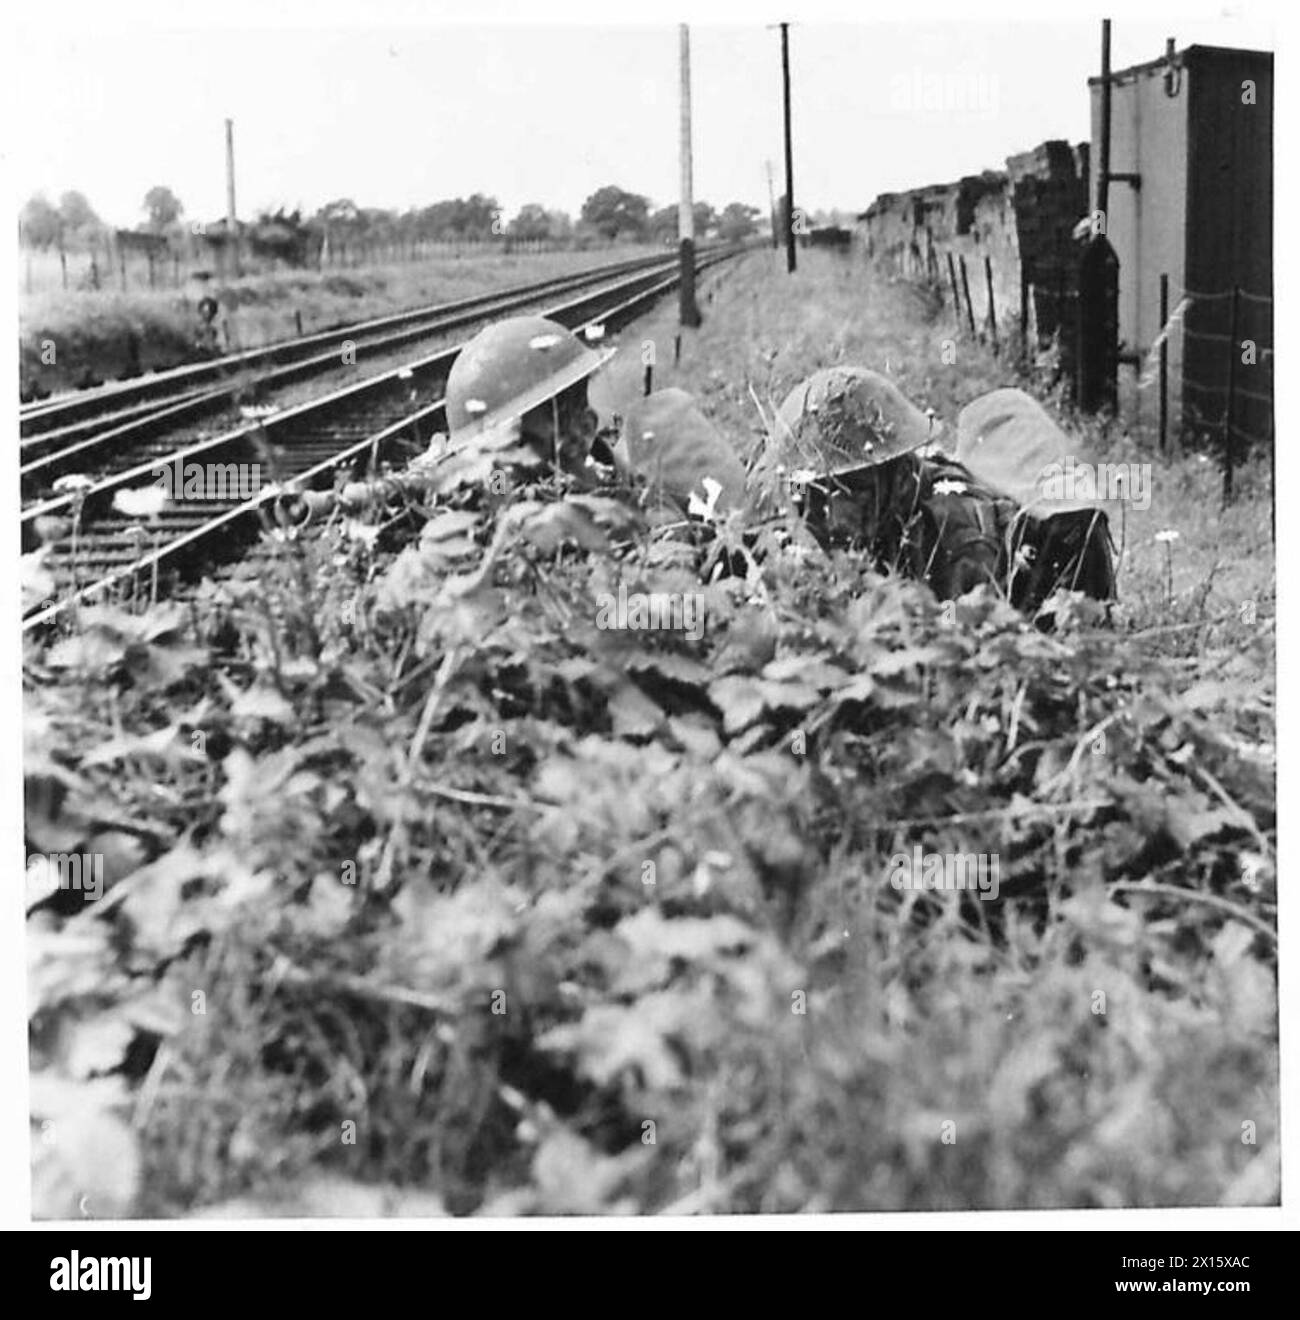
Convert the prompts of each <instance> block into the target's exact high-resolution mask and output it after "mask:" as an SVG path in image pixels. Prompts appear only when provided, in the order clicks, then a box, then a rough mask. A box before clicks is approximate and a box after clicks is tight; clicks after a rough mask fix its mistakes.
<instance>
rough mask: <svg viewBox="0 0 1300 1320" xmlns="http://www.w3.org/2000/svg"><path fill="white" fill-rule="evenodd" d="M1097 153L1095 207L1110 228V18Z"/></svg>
mask: <svg viewBox="0 0 1300 1320" xmlns="http://www.w3.org/2000/svg"><path fill="white" fill-rule="evenodd" d="M1098 146H1099V147H1100V150H1099V151H1098V153H1097V195H1096V199H1095V203H1094V204H1095V208H1096V209H1097V210H1098V211H1100V212H1101V218H1102V223H1103V224H1104V225H1105V226H1106V228H1107V229H1108V230H1109V229H1110V217H1109V216H1108V215H1107V214H1106V208H1107V206H1108V205H1109V204H1110V19H1108V18H1103V19H1102V20H1101V142H1100V143H1099V144H1098Z"/></svg>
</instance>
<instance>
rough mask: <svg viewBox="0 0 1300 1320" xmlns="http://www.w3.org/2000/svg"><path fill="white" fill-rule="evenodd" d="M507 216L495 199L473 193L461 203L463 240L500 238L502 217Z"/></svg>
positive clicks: (460, 229)
mask: <svg viewBox="0 0 1300 1320" xmlns="http://www.w3.org/2000/svg"><path fill="white" fill-rule="evenodd" d="M504 214H505V212H504V209H503V208H502V206H501V203H500V202H498V201H497V199H496V198H495V197H489V196H486V195H485V194H483V193H472V194H471V195H470V196H469V197H467V198H466V199H465V200H464V201H463V202H462V203H461V211H460V216H459V227H458V232H459V234H460V237H462V238H476V239H489V238H495V237H498V236H499V235H500V234H501V232H502V229H503V226H502V224H501V217H502V216H503V215H504Z"/></svg>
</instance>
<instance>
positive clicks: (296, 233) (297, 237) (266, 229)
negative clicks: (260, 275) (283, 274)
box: [247, 207, 321, 266]
mask: <svg viewBox="0 0 1300 1320" xmlns="http://www.w3.org/2000/svg"><path fill="white" fill-rule="evenodd" d="M247 237H248V246H249V250H250V251H251V252H252V253H253V255H254V256H255V257H263V258H269V259H271V260H273V261H282V262H284V263H285V265H288V266H305V265H306V264H307V262H308V260H314V259H315V256H316V253H317V250H318V248H319V246H320V238H321V235H320V232H319V230H318V229H317V228H316V227H315V226H314V225H313V224H312V223H310V222H308V221H304V220H303V217H302V212H301V211H296V210H295V211H286V210H285V209H284V208H283V207H280V209H279V210H277V211H275V212H271V211H263V212H262V213H261V214H260V215H259V216H258V217H257V219H256V220H254V221H253V223H252V224H251V225H250V226H249V227H248V233H247Z"/></svg>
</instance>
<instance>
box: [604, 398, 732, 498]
mask: <svg viewBox="0 0 1300 1320" xmlns="http://www.w3.org/2000/svg"><path fill="white" fill-rule="evenodd" d="M619 450H621V451H622V453H621V454H616V458H618V457H622V458H623V459H624V460H625V461H626V463H627V465H628V466H629V467H631V468H632V470H633V471H635V472H637V473H639V474H640V475H641V476H643V477H644V478H645V480H646V485H647V487H648V489H649V491H650V493H651V496H652V498H657V499H658V500H659V502H660V503H663V502H664V501H665V500H666V501H671V503H673V504H675V505H677V507H678V509H679V510H680V511H681V512H682V513H683V514H685V513H688V512H691V503H692V501H691V497H692V496H694V497H695V499H696V501H699V502H700V503H702V504H704V505H707V506H708V507H709V508H710V510H711V511H716V512H719V513H727V512H729V511H730V510H732V509H735V508H738V507H740V505H741V504H742V502H743V500H744V495H745V468H744V465H743V464H742V463H741V461H740V458H739V456H738V455H737V454H736V452H735V450H734V449H732V447H731V446H730V445H729V444H728V443H727V442H726V440H724V439H723V437H722V436H721V435H720V434H719V433H718V432H717V431H716V430H715V429H714V427H713V426H712V425H711V424H710V422H709V420H708V418H706V417H705V416H704V414H703V413H702V412H700V410H699V408H698V407H697V406H696V403H695V400H694V399H693V398H691V396H690V395H689V394H687V392H686V391H685V390H679V389H676V388H670V389H666V390H656V391H655V392H654V393H653V394H648V395H646V396H645V397H644V398H641V399H637V401H636V402H635V403H634V404H633V405H632V406H631V407H630V408H629V409H628V411H627V415H626V417H625V418H624V419H623V433H622V437H621V439H620V442H619ZM708 483H714V484H715V485H716V487H717V490H716V492H714V490H713V489H712V486H710V485H709V484H708ZM695 507H696V508H697V509H698V508H699V504H698V503H697V504H696V506H695Z"/></svg>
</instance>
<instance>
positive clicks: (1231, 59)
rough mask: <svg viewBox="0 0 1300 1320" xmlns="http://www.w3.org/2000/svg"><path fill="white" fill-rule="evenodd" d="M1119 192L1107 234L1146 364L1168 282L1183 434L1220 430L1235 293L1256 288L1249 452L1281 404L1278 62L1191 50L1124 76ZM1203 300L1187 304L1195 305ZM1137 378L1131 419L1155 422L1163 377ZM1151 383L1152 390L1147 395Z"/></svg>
mask: <svg viewBox="0 0 1300 1320" xmlns="http://www.w3.org/2000/svg"><path fill="white" fill-rule="evenodd" d="M1111 86H1112V92H1111V145H1110V169H1111V173H1112V175H1114V174H1117V173H1120V174H1125V173H1131V174H1136V175H1137V176H1138V184H1137V186H1134V185H1132V184H1130V183H1126V182H1112V183H1111V185H1110V188H1109V215H1108V216H1107V217H1106V233H1107V237H1108V238H1109V239H1110V242H1111V244H1112V245H1113V247H1114V248H1115V252H1116V254H1117V255H1118V257H1119V262H1120V275H1119V296H1120V308H1119V333H1120V338H1121V340H1122V341H1123V346H1124V348H1125V349H1126V350H1128V351H1133V350H1137V351H1138V352H1140V353H1142V354H1143V355H1144V356H1145V355H1146V354H1147V353H1148V351H1149V350H1150V348H1151V345H1152V343H1153V342H1154V341H1155V338H1156V336H1157V334H1158V333H1159V331H1160V317H1159V311H1160V276H1161V274H1165V275H1168V277H1169V284H1170V292H1169V310H1170V312H1171V313H1174V312H1176V311H1177V310H1178V309H1179V307H1180V305H1181V306H1182V307H1183V312H1182V315H1181V318H1180V323H1178V324H1176V326H1175V329H1174V331H1173V333H1171V334H1170V336H1169V340H1168V343H1169V379H1170V388H1169V408H1170V426H1171V433H1172V434H1174V435H1177V434H1178V433H1179V431H1180V429H1183V428H1187V429H1189V430H1198V429H1199V430H1213V429H1214V428H1216V427H1219V426H1220V425H1221V424H1222V420H1223V415H1224V408H1225V404H1226V399H1227V382H1228V355H1229V351H1230V342H1229V341H1230V337H1231V308H1232V297H1231V293H1232V288H1233V286H1234V285H1237V286H1239V287H1240V288H1241V289H1242V290H1243V296H1242V298H1241V300H1240V302H1239V320H1238V333H1237V341H1238V342H1240V341H1242V340H1251V341H1252V342H1253V343H1254V344H1255V346H1256V347H1255V357H1256V361H1255V362H1254V363H1242V364H1240V365H1239V367H1238V370H1237V386H1238V394H1237V400H1236V403H1235V405H1234V410H1233V419H1232V420H1233V424H1234V427H1235V428H1236V430H1237V432H1238V438H1239V440H1241V439H1245V438H1247V437H1249V438H1250V439H1253V440H1256V441H1258V440H1265V439H1267V438H1268V436H1269V434H1270V426H1271V421H1272V395H1273V357H1272V350H1273V309H1272V301H1271V300H1272V293H1273V56H1272V54H1271V53H1269V52H1267V51H1255V50H1232V49H1228V48H1225V47H1220V46H1189V47H1187V48H1186V49H1185V50H1181V51H1176V52H1174V53H1173V55H1172V57H1168V58H1165V59H1160V60H1153V61H1151V62H1149V63H1147V64H1140V65H1135V66H1133V67H1132V68H1128V69H1122V70H1119V71H1118V72H1115V73H1112V75H1111ZM1089 88H1090V91H1091V95H1092V152H1091V159H1092V169H1091V174H1092V185H1093V186H1092V196H1094V197H1095V196H1096V182H1097V180H1096V171H1097V166H1098V161H1099V158H1100V149H1099V141H1100V136H1101V79H1100V78H1092V79H1089ZM1185 298H1186V299H1189V300H1190V301H1188V302H1187V303H1184V299H1185ZM1146 366H1147V364H1146V363H1145V362H1144V364H1143V368H1140V369H1139V372H1138V373H1135V372H1133V371H1131V370H1130V371H1128V372H1127V373H1126V377H1127V378H1126V379H1123V380H1122V381H1121V409H1122V410H1123V412H1124V414H1125V415H1126V416H1128V417H1133V416H1134V415H1136V416H1137V417H1138V418H1140V420H1141V421H1142V422H1144V423H1148V424H1154V422H1155V420H1156V412H1157V406H1158V405H1157V398H1156V391H1155V387H1154V384H1153V383H1151V379H1152V378H1151V373H1150V372H1149V371H1147V370H1145V368H1146ZM1142 382H1145V383H1142Z"/></svg>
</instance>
